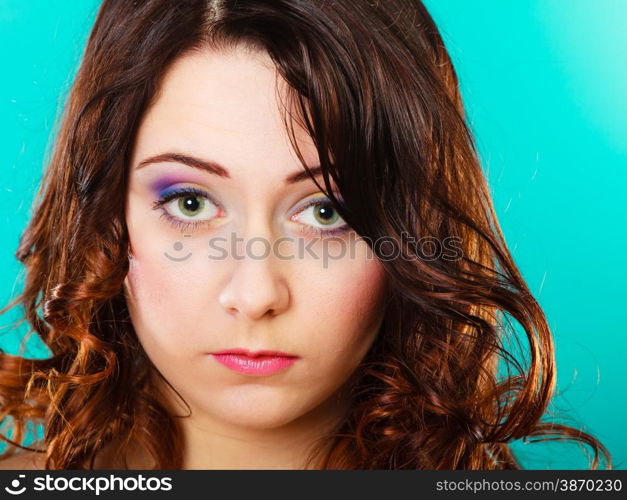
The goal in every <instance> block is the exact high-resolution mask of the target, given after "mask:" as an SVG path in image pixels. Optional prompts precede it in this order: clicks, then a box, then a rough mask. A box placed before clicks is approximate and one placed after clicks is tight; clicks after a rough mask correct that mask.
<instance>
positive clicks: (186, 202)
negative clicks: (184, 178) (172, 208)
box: [178, 195, 205, 217]
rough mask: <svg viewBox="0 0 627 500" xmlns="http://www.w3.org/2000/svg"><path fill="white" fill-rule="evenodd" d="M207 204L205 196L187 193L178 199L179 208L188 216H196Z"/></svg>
mask: <svg viewBox="0 0 627 500" xmlns="http://www.w3.org/2000/svg"><path fill="white" fill-rule="evenodd" d="M204 206H205V198H202V197H199V196H195V195H187V196H183V197H180V198H179V199H178V208H179V210H180V211H181V213H182V214H183V215H185V216H187V217H194V216H195V215H198V213H200V212H202V209H203V208H204Z"/></svg>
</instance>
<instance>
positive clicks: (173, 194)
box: [149, 175, 349, 236]
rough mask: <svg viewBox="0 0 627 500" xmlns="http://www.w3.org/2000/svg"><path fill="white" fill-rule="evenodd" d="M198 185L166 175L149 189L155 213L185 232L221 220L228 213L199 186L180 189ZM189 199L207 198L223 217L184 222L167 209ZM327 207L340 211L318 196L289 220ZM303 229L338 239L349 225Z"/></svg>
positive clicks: (309, 225)
mask: <svg viewBox="0 0 627 500" xmlns="http://www.w3.org/2000/svg"><path fill="white" fill-rule="evenodd" d="M193 183H195V182H194V181H193V180H191V179H190V178H186V177H183V176H180V175H177V176H175V175H166V176H164V177H160V178H158V179H157V180H155V181H154V182H152V183H150V185H149V188H150V191H151V192H153V193H154V196H155V198H156V201H155V202H154V203H153V205H152V208H153V210H161V212H162V215H161V217H164V218H165V219H166V220H167V221H168V223H169V224H170V225H172V226H173V227H175V228H178V229H181V230H187V229H192V230H193V229H196V228H197V227H200V226H209V225H210V224H211V223H212V222H213V221H214V220H215V219H216V218H218V217H220V216H221V214H223V213H224V209H223V207H222V205H221V204H220V203H218V202H217V201H216V200H215V199H213V197H212V196H211V195H210V194H209V193H207V192H206V191H205V190H203V189H201V188H198V187H195V186H181V187H177V185H180V184H193ZM185 196H188V197H196V198H204V199H205V200H207V202H208V203H210V204H212V205H214V206H215V207H217V209H218V211H219V213H220V215H217V216H216V217H213V218H211V219H198V220H194V219H193V218H190V219H183V218H180V217H177V216H175V215H173V214H172V213H170V211H169V210H168V209H167V208H166V205H168V204H169V202H170V201H172V200H175V199H177V198H179V199H180V198H183V197H185ZM319 206H325V207H330V208H331V209H332V210H334V211H335V210H336V209H335V208H334V207H333V204H332V203H331V200H330V199H329V198H327V197H326V196H317V197H314V198H310V199H307V200H306V201H305V202H304V203H303V204H302V205H301V206H300V207H298V208H297V209H295V210H294V211H293V212H292V214H291V215H290V216H289V219H290V220H292V221H296V220H297V217H298V215H300V214H301V213H303V212H305V211H306V210H308V209H310V208H312V209H315V207H319ZM299 225H300V226H301V228H300V232H301V233H303V234H315V235H318V236H335V235H339V234H341V233H344V232H346V231H347V230H348V229H349V228H348V224H343V225H342V226H339V227H333V228H329V229H326V228H324V227H317V226H315V225H311V224H307V223H299Z"/></svg>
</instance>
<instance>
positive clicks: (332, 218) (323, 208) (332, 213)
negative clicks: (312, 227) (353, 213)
mask: <svg viewBox="0 0 627 500" xmlns="http://www.w3.org/2000/svg"><path fill="white" fill-rule="evenodd" d="M313 207H314V211H313V215H314V217H315V218H316V220H317V221H318V222H320V223H321V224H324V225H331V224H333V223H335V222H336V221H337V220H338V219H339V218H340V215H339V214H338V213H337V210H335V208H333V206H332V205H331V204H324V203H320V204H318V205H313Z"/></svg>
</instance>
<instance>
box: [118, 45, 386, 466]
mask: <svg viewBox="0 0 627 500" xmlns="http://www.w3.org/2000/svg"><path fill="white" fill-rule="evenodd" d="M283 84H284V82H283V80H282V79H281V78H280V77H279V78H278V80H277V79H276V71H275V68H274V65H273V63H272V61H271V60H270V58H269V57H268V56H267V54H265V53H262V52H251V51H248V50H246V49H244V48H237V49H234V50H231V51H229V52H216V51H213V50H209V49H207V50H205V51H203V52H202V53H195V54H193V55H188V56H185V57H183V58H181V59H179V60H178V61H176V62H175V64H174V65H173V66H172V67H171V68H170V69H169V71H168V72H167V73H166V75H165V79H164V81H163V86H162V89H161V93H160V94H159V96H158V97H157V99H156V101H155V102H154V104H153V105H152V107H151V108H150V109H149V110H147V112H146V113H145V115H144V117H143V120H142V122H141V124H140V128H139V130H138V134H137V136H136V141H135V144H134V148H133V153H132V158H131V163H130V166H129V168H130V173H129V190H128V193H127V204H126V222H127V226H128V231H129V237H130V249H129V254H130V256H131V259H130V269H129V273H128V276H127V278H126V280H125V284H124V285H125V293H126V295H127V300H128V304H129V309H130V312H131V319H132V322H133V325H134V328H135V331H136V333H137V335H138V337H139V340H140V342H141V344H142V346H143V348H144V349H145V351H146V353H147V355H148V357H149V358H150V359H151V361H152V362H153V363H154V365H155V366H156V368H157V369H158V370H159V371H160V372H161V374H162V375H163V376H164V377H165V379H167V381H168V382H169V383H170V384H171V385H172V386H173V387H174V388H175V389H176V390H177V391H178V392H179V394H180V395H181V396H182V397H183V398H184V399H185V401H186V402H187V403H188V404H189V407H190V408H191V412H192V415H191V417H189V418H183V419H178V420H179V421H180V423H181V425H182V428H183V431H184V436H185V448H186V451H185V458H184V468H186V469H213V468H221V469H271V468H281V469H284V468H291V469H294V468H302V467H303V466H304V458H305V455H306V452H307V451H308V450H309V446H310V445H311V444H312V443H313V440H314V439H316V438H317V437H319V436H321V435H322V434H324V433H325V432H326V431H328V430H330V429H331V428H333V427H334V426H336V425H337V424H338V422H340V421H341V418H342V417H343V416H344V415H345V414H346V411H347V409H348V407H349V404H350V402H349V401H348V400H347V398H346V397H345V396H344V392H343V391H342V388H343V386H345V384H346V383H348V381H349V380H350V375H351V374H352V373H353V372H354V370H355V368H356V367H357V366H358V364H359V363H360V361H361V360H362V359H363V357H364V356H365V355H366V353H367V351H368V350H369V348H370V347H371V345H372V343H373V341H374V339H375V337H376V335H377V333H378V330H379V327H380V325H381V321H382V319H383V312H384V311H383V297H384V292H385V280H384V274H383V268H382V266H381V263H380V261H378V260H377V259H376V258H375V257H374V256H373V254H372V252H371V251H370V249H369V247H368V245H367V244H366V242H365V241H363V240H362V239H360V238H359V237H357V236H356V235H355V233H354V232H353V231H351V229H350V228H348V229H347V230H346V231H345V232H344V233H342V234H339V235H335V236H334V238H331V239H330V237H329V236H320V235H317V234H314V233H313V232H310V233H308V232H306V231H308V230H310V229H312V228H316V227H318V228H324V227H325V225H324V224H323V223H321V222H319V221H318V220H316V218H315V217H314V215H313V214H314V211H315V210H314V207H310V208H308V209H305V210H304V211H302V212H300V213H298V215H297V218H296V219H293V218H292V216H293V215H294V213H295V209H296V211H297V210H298V208H299V207H301V206H303V205H304V201H306V200H307V199H311V198H318V197H321V198H323V199H325V197H324V194H323V193H322V192H321V191H320V190H319V189H318V187H317V186H316V185H315V183H314V182H313V181H312V180H311V179H309V178H307V179H306V180H303V181H301V182H298V183H293V184H286V182H285V178H286V177H287V176H288V175H289V174H292V173H294V172H298V171H303V168H302V165H301V164H300V162H299V161H298V159H297V157H296V155H295V152H294V150H293V149H292V147H291V145H290V143H289V140H288V135H287V131H286V129H285V126H284V124H283V122H282V121H281V109H282V108H281V107H280V105H279V103H280V101H279V100H278V97H277V95H276V92H277V91H278V92H279V95H281V96H283V95H284V94H283V92H284V90H285V87H284V85H283ZM297 133H298V135H297V138H298V145H299V148H300V150H301V151H302V153H303V155H304V158H305V159H306V161H307V164H308V165H309V166H311V167H313V166H315V165H317V163H318V155H317V151H316V148H315V146H314V144H313V142H312V140H311V138H310V137H309V136H308V135H307V134H306V132H305V131H304V130H303V129H301V128H297ZM164 152H178V153H182V154H187V155H193V156H195V157H199V158H203V159H208V160H212V161H214V162H217V163H219V164H220V165H222V166H224V167H225V168H226V169H228V172H229V175H230V178H226V177H220V176H217V175H213V174H211V173H209V172H207V171H204V170H200V169H197V168H193V167H191V166H188V165H184V164H181V163H176V162H174V161H165V162H157V163H152V164H148V165H144V166H142V167H141V168H138V165H139V164H140V162H142V160H145V159H146V158H149V157H152V156H154V155H157V154H161V153H164ZM319 182H320V183H321V185H322V186H323V184H322V178H321V177H319ZM189 186H193V187H196V188H199V189H201V190H202V191H204V192H207V193H208V194H209V195H210V196H211V197H212V199H213V200H214V201H215V202H217V203H219V205H220V207H217V206H216V205H214V204H213V203H212V202H211V201H209V200H208V199H205V209H204V211H202V210H201V212H198V214H197V215H193V214H192V215H189V212H188V213H187V217H186V214H185V213H183V212H182V211H181V210H180V205H178V200H175V201H170V203H169V205H168V207H169V213H170V214H171V215H172V216H175V217H178V218H179V219H182V220H183V222H189V221H190V220H196V221H197V220H198V219H204V220H205V221H206V222H207V223H206V224H204V225H200V226H198V227H195V228H189V227H188V228H180V227H178V228H177V227H174V226H173V225H172V224H171V223H170V221H168V220H167V219H166V217H165V215H163V213H164V212H163V211H162V210H160V209H159V210H155V209H153V207H152V205H153V203H154V202H155V201H157V200H158V198H159V193H160V192H163V190H164V189H166V190H168V189H170V187H189ZM170 190H171V189H170ZM200 198H202V197H200ZM198 199H199V198H195V200H196V201H198ZM177 207H178V208H177ZM338 225H339V226H341V225H342V220H341V219H340V220H339V223H337V222H336V223H334V224H333V227H338ZM303 231H305V232H303ZM232 234H236V235H237V236H238V237H240V238H241V239H242V240H243V241H248V240H249V239H251V238H264V239H265V240H267V241H268V242H270V243H272V242H276V240H277V239H278V238H282V237H284V238H285V237H287V238H291V241H287V242H286V243H284V244H281V246H280V247H279V251H280V255H283V256H286V255H292V256H294V258H292V259H286V258H283V259H282V258H278V257H277V254H274V255H270V256H269V257H268V258H260V257H259V256H260V255H261V254H262V253H263V251H264V247H263V245H261V244H258V243H257V244H255V245H253V246H251V247H250V251H249V253H248V254H247V253H246V252H245V247H244V246H243V244H242V246H240V249H241V251H240V254H239V255H240V257H244V258H241V259H239V260H238V259H235V258H234V257H233V255H232V254H229V255H228V256H226V257H225V258H222V259H217V258H214V259H211V258H208V255H209V254H210V253H212V254H213V255H217V254H218V252H211V249H210V247H209V244H208V242H209V240H210V239H211V238H217V237H223V238H229V237H230V236H231V235H232ZM351 234H352V245H353V252H352V254H351V253H350V252H348V251H346V253H345V255H344V256H343V257H342V258H338V259H334V260H333V259H330V260H328V261H327V262H326V267H325V262H324V261H323V259H322V258H321V257H320V256H321V255H322V254H323V251H324V248H325V245H326V248H327V249H328V252H329V254H332V255H338V254H339V250H341V245H342V243H341V242H344V243H343V244H344V245H346V244H348V242H349V236H350V235H351ZM297 238H301V239H302V241H303V242H304V243H305V244H307V243H309V242H310V241H311V240H312V239H313V240H315V242H314V243H313V244H312V246H311V248H312V249H314V251H315V252H316V253H317V255H318V258H315V257H312V256H311V255H309V254H307V253H305V254H304V255H299V254H298V251H297V248H298V247H297V245H296V243H293V242H294V241H296V239H297ZM214 241H215V240H214ZM325 241H326V243H325ZM176 242H179V244H178V245H177V243H176ZM222 248H230V247H228V246H227V245H226V244H224V243H223V244H222ZM166 253H167V255H169V256H171V257H172V256H175V257H185V256H189V257H188V258H186V259H185V260H181V261H175V260H171V259H170V258H168V257H167V256H166V255H165V254H166ZM251 255H252V257H251ZM255 256H256V257H255ZM235 347H241V348H247V349H250V350H260V349H272V350H281V351H284V352H287V353H290V354H294V355H297V356H299V359H298V360H297V361H296V362H295V363H294V364H293V365H292V366H290V367H289V368H287V369H285V370H283V371H281V372H278V373H275V374H272V375H265V376H253V375H245V374H241V373H237V372H234V371H232V370H230V369H228V368H227V367H225V366H224V365H222V364H220V363H219V362H217V361H216V359H215V358H214V357H213V356H211V355H210V354H208V353H210V352H216V351H220V350H224V349H228V348H235ZM162 389H163V393H164V397H165V400H166V404H167V405H168V406H169V407H170V408H171V409H172V411H173V412H174V413H176V414H179V415H188V413H189V410H188V409H187V407H186V406H184V405H183V404H182V403H181V401H180V398H178V397H176V395H175V394H174V393H173V391H172V390H170V389H169V388H168V386H167V385H165V384H162ZM144 459H145V458H142V457H140V456H137V457H136V458H135V460H136V461H137V464H138V465H137V466H138V467H141V463H142V460H144ZM145 465H146V466H147V464H145Z"/></svg>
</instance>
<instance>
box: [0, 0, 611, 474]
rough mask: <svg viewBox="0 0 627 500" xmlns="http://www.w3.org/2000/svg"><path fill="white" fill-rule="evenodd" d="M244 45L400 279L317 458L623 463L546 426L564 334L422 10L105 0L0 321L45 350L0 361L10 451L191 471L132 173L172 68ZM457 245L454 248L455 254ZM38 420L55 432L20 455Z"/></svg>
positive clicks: (372, 464) (356, 221) (353, 464)
mask: <svg viewBox="0 0 627 500" xmlns="http://www.w3.org/2000/svg"><path fill="white" fill-rule="evenodd" d="M238 45H244V46H246V47H249V48H252V49H255V50H262V51H266V52H267V53H268V54H269V55H270V57H271V58H272V60H273V62H274V64H275V65H276V68H277V70H278V74H279V75H280V76H281V77H282V78H283V79H284V80H285V81H286V82H287V83H288V85H289V97H288V99H287V102H286V103H285V104H286V106H285V111H286V112H285V115H284V119H285V125H286V127H288V130H289V131H290V140H291V142H292V145H293V147H294V149H295V151H296V152H297V154H298V157H299V159H300V160H301V162H302V163H303V167H304V168H305V169H307V167H306V165H305V162H304V161H303V158H302V156H301V154H300V152H299V151H298V146H297V144H296V141H295V139H294V131H293V121H294V120H298V121H299V123H300V124H301V125H302V126H304V127H306V130H307V131H308V132H309V134H310V135H311V137H312V139H313V140H314V142H315V145H316V148H317V151H318V155H319V158H320V165H321V167H322V171H323V179H324V186H325V188H326V189H323V191H324V192H325V194H326V195H327V196H328V197H329V199H330V200H331V201H332V203H334V204H335V206H336V208H337V210H338V211H339V212H340V215H341V216H342V217H343V218H344V219H345V220H346V222H347V223H348V224H349V225H350V226H351V227H352V228H353V229H354V230H355V231H356V232H357V233H358V234H359V235H361V236H362V237H363V238H364V239H365V240H366V241H370V242H375V241H376V242H380V241H386V242H387V243H388V244H389V245H388V247H392V249H393V251H395V252H396V253H397V254H396V256H395V258H389V252H388V251H387V250H386V249H385V248H384V247H383V246H377V245H375V244H374V243H373V244H372V246H373V249H374V251H375V254H376V256H377V257H379V258H380V259H381V261H382V263H383V266H384V269H385V272H386V279H387V280H388V283H389V285H390V286H389V287H388V288H389V290H390V291H389V296H388V301H387V305H386V310H385V317H384V320H383V323H382V326H381V330H380V332H379V335H378V337H377V338H376V340H375V342H374V344H373V346H372V348H371V350H370V351H369V352H368V354H367V355H366V357H365V359H364V360H363V363H362V364H361V365H360V366H359V368H358V369H357V371H356V372H355V373H354V376H353V377H352V379H354V384H352V385H351V392H350V394H351V397H352V398H353V405H352V408H351V411H350V413H349V415H348V416H347V418H346V420H345V421H343V422H341V425H340V426H339V427H338V428H337V429H335V431H334V432H333V433H332V434H330V435H328V436H324V438H323V439H321V441H320V443H319V445H320V446H319V447H318V448H316V449H315V450H314V452H313V453H312V454H311V457H310V460H311V462H312V463H313V460H314V458H316V459H318V460H319V465H318V466H319V467H320V468H331V469H519V468H522V465H521V463H520V462H519V461H518V459H517V458H516V457H515V455H514V453H513V450H512V448H511V442H512V441H513V440H516V439H521V438H523V439H524V440H526V441H528V440H530V439H532V438H534V439H535V440H564V439H565V440H573V441H577V442H579V443H583V444H586V445H588V446H589V447H590V448H592V450H593V451H594V457H593V458H592V464H591V467H592V468H593V469H596V468H597V467H598V464H599V456H600V454H603V455H604V457H605V460H606V462H607V466H608V468H611V457H610V454H609V452H608V451H607V449H606V448H605V447H604V446H603V445H602V444H601V443H600V442H599V441H598V440H597V439H596V438H594V437H593V436H592V435H589V434H587V433H584V432H583V431H581V430H578V429H575V428H573V427H568V426H566V425H560V424H557V423H554V422H548V421H543V417H544V415H545V413H547V408H548V404H549V402H550V400H551V398H552V396H553V393H554V390H555V385H556V366H555V357H554V346H553V340H552V334H551V331H550V329H549V326H548V324H547V320H546V318H545V315H544V314H543V311H542V309H541V308H540V306H539V305H538V303H537V302H536V300H535V299H534V297H533V296H532V294H531V293H530V291H529V289H528V287H527V285H526V283H525V281H524V280H523V278H522V276H521V274H520V272H519V270H518V269H517V267H516V265H515V263H514V261H513V258H512V256H511V254H510V252H509V251H508V248H507V246H506V244H505V241H504V237H503V234H502V232H501V229H500V226H499V224H498V221H497V219H496V216H495V212H494V208H493V205H492V201H491V197H490V193H489V189H488V186H487V182H486V179H485V177H484V174H483V172H482V168H481V165H480V161H479V159H478V154H477V150H476V145H475V143H474V139H473V134H472V132H471V130H470V126H469V125H468V123H467V121H466V118H465V113H464V108H463V104H462V100H461V97H460V92H459V85H458V80H457V76H456V73H455V71H454V68H453V65H452V62H451V59H450V57H449V55H448V53H447V50H446V48H445V45H444V43H443V40H442V38H441V36H440V34H439V31H438V29H437V27H436V25H435V23H434V21H433V20H432V18H431V16H430V15H429V13H428V11H427V10H426V8H425V6H424V5H423V4H421V3H420V2H419V1H418V0H386V1H385V2H373V1H367V0H358V1H357V0H356V1H352V2H326V1H324V0H296V1H288V0H273V1H268V0H181V1H177V2H171V1H169V0H145V1H127V0H104V1H103V2H102V4H101V6H100V8H99V11H98V14H97V18H96V21H95V24H94V26H93V29H92V31H91V33H90V36H89V40H88V43H87V45H86V48H85V52H84V54H83V56H82V60H81V64H80V67H79V70H78V73H77V75H76V78H75V80H74V82H73V85H72V88H71V90H70V93H69V96H68V98H67V102H66V106H65V108H64V111H63V114H62V116H61V118H60V122H59V129H58V134H57V136H56V139H55V142H54V148H53V151H52V153H51V156H50V161H49V162H48V163H47V165H46V170H45V173H44V177H43V179H42V183H41V187H40V189H39V191H38V193H37V197H36V200H35V205H34V208H35V209H34V212H33V216H32V218H31V220H30V221H29V223H28V225H27V227H26V229H25V230H24V232H23V233H22V236H21V239H20V242H19V246H18V249H17V251H16V253H15V256H16V257H17V259H18V260H19V261H20V263H22V264H23V266H24V268H25V284H24V290H23V292H22V293H21V294H20V295H19V296H18V297H17V298H16V299H15V300H14V301H12V302H11V303H10V304H9V305H8V306H7V307H5V308H4V309H3V310H2V311H1V312H2V313H4V312H6V310H7V309H8V308H11V307H15V305H17V304H19V305H21V306H22V308H23V310H24V314H23V321H27V322H28V325H29V328H30V330H29V331H32V332H34V333H36V334H37V335H38V336H39V337H40V338H41V340H42V341H43V342H44V343H45V344H46V346H47V347H48V348H49V350H50V351H51V353H52V355H51V356H50V357H49V358H47V359H27V358H25V357H21V356H13V355H9V354H7V353H2V354H1V355H0V401H1V411H0V419H1V420H3V421H4V422H5V423H6V422H9V423H10V426H9V430H8V431H7V432H5V434H4V435H3V436H2V439H3V440H4V441H6V442H7V443H9V445H10V446H8V449H7V450H6V451H5V453H4V455H5V456H8V455H10V454H12V453H15V452H16V451H17V450H18V449H25V450H31V451H38V452H39V453H40V454H43V456H44V457H45V468H46V469H76V468H78V469H81V468H94V463H95V459H96V457H97V456H98V454H99V453H100V452H102V451H103V450H104V449H105V447H106V446H107V445H109V444H111V443H117V448H116V456H120V457H122V459H124V456H125V454H124V452H125V447H126V446H128V444H129V443H131V442H137V443H141V445H142V446H143V447H144V448H145V449H146V450H147V451H148V453H149V454H150V456H151V457H152V458H153V459H154V461H155V464H156V468H159V469H176V468H181V467H182V463H183V462H182V460H183V459H182V457H183V447H184V442H183V439H182V432H181V429H180V426H179V423H178V422H177V420H176V418H175V417H174V416H173V415H172V414H171V413H170V412H169V411H168V408H167V407H166V406H165V405H164V403H163V402H162V398H161V397H160V396H161V395H160V394H159V393H158V392H157V390H156V384H155V383H154V378H153V377H152V375H154V374H155V373H154V372H155V370H156V369H155V367H154V366H153V365H152V364H151V362H150V360H149V359H148V358H147V356H146V354H145V353H144V351H143V349H142V347H141V345H140V343H139V341H138V339H137V336H136V334H135V332H134V329H133V325H132V323H131V321H130V319H129V312H128V309H127V303H126V299H125V295H124V290H123V280H124V278H125V276H126V274H127V272H128V243H129V240H128V234H127V228H126V225H125V219H124V213H125V211H124V207H125V193H126V189H127V183H128V175H129V174H128V164H129V158H130V151H131V147H132V144H133V141H134V137H135V134H136V131H137V129H138V125H139V123H140V120H141V117H142V115H143V114H144V113H145V111H146V110H147V108H148V107H149V106H150V105H151V103H152V102H154V99H155V98H156V96H157V95H158V93H159V85H160V82H161V80H162V76H163V74H164V72H165V71H166V70H167V68H168V67H169V66H170V65H171V64H172V62H173V61H174V60H175V59H177V58H179V57H182V56H184V55H185V54H189V53H191V52H194V51H201V50H203V49H206V48H207V47H212V48H220V49H228V48H232V47H234V46H238ZM312 178H313V177H312ZM330 179H333V181H334V182H335V184H336V185H337V187H338V191H339V192H340V193H341V195H342V199H343V202H342V203H339V202H338V200H337V199H336V198H335V197H334V194H333V189H331V186H332V184H331V181H330ZM314 181H315V179H314ZM408 241H409V244H408ZM444 241H454V242H456V244H457V246H456V248H457V250H458V251H457V252H455V253H454V254H453V255H451V254H450V253H446V252H443V251H442V249H443V246H442V243H443V242H444ZM412 242H413V243H415V242H420V244H412ZM425 242H429V243H430V244H429V245H425ZM426 247H429V249H431V248H434V249H435V250H436V251H435V252H432V251H431V250H429V251H427V250H428V249H427V250H426ZM438 249H439V250H438ZM512 320H515V321H516V322H517V323H518V325H520V327H521V329H519V331H520V332H524V335H523V340H524V339H526V345H527V347H526V348H525V349H522V348H521V352H520V353H513V352H511V351H510V350H508V348H507V347H506V346H507V344H511V345H515V344H516V343H517V342H518V345H519V346H520V343H519V340H520V339H518V338H517V335H518V334H517V330H516V328H515V327H514V325H513V324H512ZM499 372H503V373H504V375H503V376H499ZM157 375H158V374H157ZM32 423H38V424H41V425H43V428H44V438H43V440H41V441H39V442H37V443H36V444H37V446H26V445H25V444H24V439H25V437H26V432H27V426H28V425H29V424H32ZM9 433H10V436H9ZM124 463H125V464H126V462H124Z"/></svg>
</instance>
